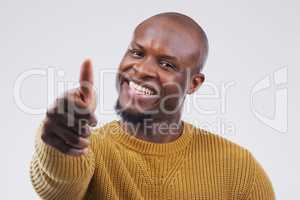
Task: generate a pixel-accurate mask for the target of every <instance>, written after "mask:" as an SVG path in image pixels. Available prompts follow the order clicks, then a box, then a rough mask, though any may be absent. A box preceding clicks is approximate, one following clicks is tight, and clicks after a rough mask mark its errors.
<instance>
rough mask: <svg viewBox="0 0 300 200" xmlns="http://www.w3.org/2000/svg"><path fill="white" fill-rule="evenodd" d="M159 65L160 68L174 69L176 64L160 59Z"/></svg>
mask: <svg viewBox="0 0 300 200" xmlns="http://www.w3.org/2000/svg"><path fill="white" fill-rule="evenodd" d="M159 64H160V66H161V67H162V68H165V69H171V70H176V65H174V64H172V63H170V62H167V61H160V62H159Z"/></svg>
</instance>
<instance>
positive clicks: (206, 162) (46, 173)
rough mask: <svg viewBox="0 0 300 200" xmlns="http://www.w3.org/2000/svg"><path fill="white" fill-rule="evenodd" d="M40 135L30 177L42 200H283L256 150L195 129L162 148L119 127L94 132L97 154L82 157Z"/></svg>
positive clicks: (190, 127) (93, 145) (112, 125)
mask: <svg viewBox="0 0 300 200" xmlns="http://www.w3.org/2000/svg"><path fill="white" fill-rule="evenodd" d="M40 128H41V127H40ZM40 132H41V131H40V129H39V131H38V134H37V140H36V146H35V153H34V156H33V159H32V162H31V165H30V175H31V181H32V184H33V187H34V189H35V191H36V192H37V193H38V195H39V196H40V197H41V198H42V199H63V200H67V199H72V200H76V199H128V200H140V199H150V200H152V199H154V200H155V199H175V200H176V199H180V200H183V199H201V200H227V199H228V200H229V199H230V200H274V199H275V197H274V192H273V189H272V185H271V183H270V181H269V179H268V177H267V175H266V173H265V172H264V170H263V169H262V167H261V166H260V165H259V164H258V162H257V161H256V160H255V159H254V158H253V156H252V155H251V154H250V153H249V151H247V150H245V149H244V148H242V147H240V146H238V145H236V144H234V143H232V142H230V141H228V140H226V139H224V138H222V137H220V136H217V135H214V134H212V133H209V132H207V131H204V130H202V129H198V128H196V127H194V126H193V125H191V124H189V123H187V122H184V126H183V133H182V135H181V136H180V137H179V138H178V139H177V140H175V141H174V142H171V143H166V144H158V143H151V142H146V141H143V140H139V139H137V138H135V137H133V136H130V135H128V134H127V133H126V132H124V130H123V129H122V127H121V126H120V122H119V121H112V122H110V123H107V124H106V125H104V126H102V127H101V128H99V129H97V130H95V131H94V132H93V134H92V136H91V146H90V149H89V153H88V154H87V155H83V156H80V157H71V156H68V155H65V154H62V153H60V152H59V151H57V150H56V149H54V148H52V147H50V146H48V145H46V144H45V143H43V141H42V140H41V139H40Z"/></svg>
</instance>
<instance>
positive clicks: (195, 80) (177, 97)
mask: <svg viewBox="0 0 300 200" xmlns="http://www.w3.org/2000/svg"><path fill="white" fill-rule="evenodd" d="M186 23H187V22H186ZM187 26H188V25H187V24H181V23H178V22H177V20H174V19H172V18H171V19H170V18H168V17H160V16H158V17H153V18H150V19H149V20H146V21H145V22H143V23H142V24H140V25H139V26H138V27H137V28H136V30H135V32H134V35H133V39H132V41H131V43H130V46H129V49H128V51H127V52H126V54H125V56H124V58H123V60H122V61H121V63H120V67H119V73H120V74H121V75H119V78H118V79H117V81H118V83H119V84H120V85H122V84H126V82H128V81H130V80H135V81H136V82H138V83H139V84H140V85H144V86H150V85H151V86H152V87H153V88H156V89H157V90H158V91H159V93H160V97H159V99H158V100H157V102H151V101H150V102H149V101H148V102H146V101H142V100H141V101H139V100H138V99H137V100H132V98H131V99H130V97H129V95H128V94H127V92H126V90H128V88H127V87H122V86H120V88H121V90H120V93H119V94H120V95H119V101H120V104H121V105H122V106H123V107H125V106H126V110H127V112H131V113H145V112H151V111H152V112H154V111H156V112H154V113H155V114H153V115H152V118H151V122H150V123H148V124H147V127H145V126H144V125H143V124H132V123H127V122H125V121H122V123H121V124H122V126H123V128H124V129H125V130H127V132H129V133H131V134H133V135H135V136H136V137H138V138H140V139H143V140H146V141H151V142H157V143H166V142H171V141H173V140H175V139H176V138H178V137H179V136H180V133H181V131H182V127H181V114H182V107H183V104H182V103H183V101H184V99H185V96H186V95H187V94H192V93H193V92H195V91H196V90H197V88H198V87H199V86H200V85H201V84H202V83H203V81H204V75H203V74H202V73H200V72H199V69H198V67H199V65H201V62H203V61H202V57H201V56H202V52H203V46H202V45H201V42H202V41H201V37H200V36H199V32H198V30H195V29H192V28H191V26H189V27H190V29H187ZM187 30H188V31H187ZM124 82H125V83H124ZM127 84H128V83H127ZM124 90H125V91H124ZM168 97H171V98H168ZM162 99H166V100H165V101H162ZM130 100H131V101H130ZM129 102H130V103H129ZM161 108H164V109H165V110H167V111H174V112H172V113H169V112H165V111H164V109H161ZM160 124H164V127H172V128H163V129H162V128H160V127H162V126H160ZM171 124H172V125H171ZM173 125H175V126H173ZM154 133H155V134H154Z"/></svg>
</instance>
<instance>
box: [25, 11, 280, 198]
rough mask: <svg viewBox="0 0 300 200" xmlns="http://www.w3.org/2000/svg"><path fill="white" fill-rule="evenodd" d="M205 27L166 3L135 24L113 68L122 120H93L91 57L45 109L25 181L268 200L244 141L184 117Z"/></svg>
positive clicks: (74, 190) (77, 192)
mask: <svg viewBox="0 0 300 200" xmlns="http://www.w3.org/2000/svg"><path fill="white" fill-rule="evenodd" d="M207 53H208V42H207V38H206V35H205V33H204V31H203V30H202V29H201V27H200V26H199V25H198V24H197V23H196V22H195V21H194V20H192V19H191V18H189V17H187V16H185V15H182V14H179V13H162V14H158V15H155V16H153V17H150V18H149V19H147V20H145V21H143V22H142V23H141V24H139V25H138V26H137V28H136V29H135V31H134V34H133V38H132V41H131V43H130V45H129V48H128V50H127V52H126V53H125V55H124V57H123V59H122V61H121V63H120V66H119V70H118V72H119V73H118V75H117V79H116V80H117V81H116V83H117V89H118V92H119V97H118V100H117V103H116V106H115V109H116V111H117V113H118V114H119V115H120V117H121V120H119V121H117V120H116V121H112V122H110V123H107V124H105V125H104V126H103V127H101V128H98V129H95V130H94V131H93V132H92V134H91V130H90V128H89V127H90V126H94V125H95V124H96V118H95V114H94V111H95V108H96V103H95V102H96V100H95V94H94V91H93V75H92V65H91V62H90V61H89V60H86V61H85V62H84V63H83V65H82V68H81V73H80V87H79V88H76V89H74V90H72V91H68V92H67V93H66V94H65V95H64V96H63V97H60V98H58V99H57V100H56V102H55V103H54V105H53V106H52V107H51V108H49V109H48V111H47V115H46V118H45V120H44V122H43V123H42V125H41V127H40V129H39V131H38V134H37V138H36V147H35V154H34V157H33V159H32V162H31V168H30V174H31V181H32V184H33V186H34V188H35V190H36V192H37V193H38V194H39V196H40V197H41V198H43V199H72V200H73V199H212V200H216V199H230V200H267V199H270V200H274V199H275V197H274V192H273V189H272V186H271V183H270V181H269V179H268V177H267V175H266V173H265V172H264V170H263V169H262V167H261V166H260V165H259V164H258V162H257V161H256V160H255V159H254V157H253V156H252V155H251V154H250V153H249V151H247V150H246V149H244V148H242V147H240V146H238V145H236V144H234V143H232V142H230V141H228V140H226V139H224V138H222V137H219V136H217V135H214V134H212V133H209V132H207V131H204V130H202V129H198V128H196V127H194V126H193V125H192V124H189V123H187V122H185V121H182V120H181V115H182V107H183V102H184V99H185V97H186V95H188V94H192V93H194V92H195V91H196V90H197V89H198V88H199V86H200V85H201V84H202V83H203V81H204V75H203V74H202V73H201V69H202V67H203V65H204V62H205V60H206V57H207Z"/></svg>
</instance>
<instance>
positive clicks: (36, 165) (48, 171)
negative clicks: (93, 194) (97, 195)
mask: <svg viewBox="0 0 300 200" xmlns="http://www.w3.org/2000/svg"><path fill="white" fill-rule="evenodd" d="M42 126H43V125H41V126H40V127H39V130H38V133H37V137H36V142H35V152H34V156H33V159H32V161H31V164H30V177H31V182H32V185H33V187H34V189H35V191H36V192H37V194H38V195H39V196H40V197H41V198H42V199H46V200H47V199H49V200H50V199H51V200H53V199H63V200H67V199H72V200H76V199H78V200H79V199H80V200H82V199H84V196H85V194H86V191H87V187H88V184H89V182H90V180H91V178H92V176H93V173H94V165H95V162H94V155H93V152H92V151H91V149H90V148H89V149H88V153H87V154H85V155H81V156H70V155H66V154H64V153H62V152H60V151H58V150H57V149H55V148H53V147H51V146H49V145H47V144H46V143H44V142H43V141H42V140H41V132H42V128H43V127H42Z"/></svg>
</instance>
